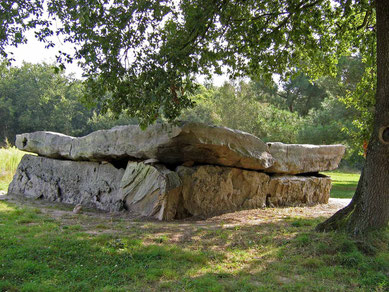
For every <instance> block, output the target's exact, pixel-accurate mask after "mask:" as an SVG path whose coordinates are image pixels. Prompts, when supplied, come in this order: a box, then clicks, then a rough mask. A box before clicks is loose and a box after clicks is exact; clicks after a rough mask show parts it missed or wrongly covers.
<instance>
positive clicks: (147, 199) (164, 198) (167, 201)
mask: <svg viewBox="0 0 389 292" xmlns="http://www.w3.org/2000/svg"><path fill="white" fill-rule="evenodd" d="M120 186H121V189H122V193H123V197H124V201H125V207H126V209H128V210H129V211H133V212H136V213H138V214H141V215H143V216H146V217H154V218H157V219H159V220H171V219H174V218H175V216H176V213H177V206H178V200H179V195H180V191H181V180H180V178H179V177H178V175H177V173H175V172H174V171H171V170H169V169H167V168H166V167H164V166H163V165H160V164H159V165H154V166H152V165H146V164H144V163H137V162H129V163H128V165H127V168H126V171H125V173H124V176H123V178H122V182H121V185H120Z"/></svg>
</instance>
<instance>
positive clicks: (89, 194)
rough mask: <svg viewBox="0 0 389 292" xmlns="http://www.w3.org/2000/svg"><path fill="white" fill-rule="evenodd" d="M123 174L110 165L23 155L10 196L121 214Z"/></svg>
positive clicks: (11, 185) (10, 189)
mask: <svg viewBox="0 0 389 292" xmlns="http://www.w3.org/2000/svg"><path fill="white" fill-rule="evenodd" d="M123 174H124V169H117V168H115V167H114V166H113V165H111V164H109V163H105V164H100V163H97V162H87V161H78V162H75V161H66V160H57V159H51V158H45V157H39V156H33V155H24V156H23V158H22V160H21V162H20V164H19V166H18V168H17V171H16V174H15V176H14V178H13V180H12V182H11V184H10V185H9V188H8V194H9V195H14V196H24V197H27V198H35V199H46V200H49V201H55V202H63V203H68V204H73V205H76V204H82V205H84V206H86V207H91V208H97V209H100V210H106V211H111V212H113V211H120V210H123V207H124V201H123V197H122V193H121V189H120V182H121V179H122V176H123Z"/></svg>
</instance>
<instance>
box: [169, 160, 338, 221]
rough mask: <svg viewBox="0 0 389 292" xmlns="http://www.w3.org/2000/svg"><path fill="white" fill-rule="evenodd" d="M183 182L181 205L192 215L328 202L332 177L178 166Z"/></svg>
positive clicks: (208, 166) (207, 166)
mask: <svg viewBox="0 0 389 292" xmlns="http://www.w3.org/2000/svg"><path fill="white" fill-rule="evenodd" d="M176 171H177V173H178V175H179V176H180V178H181V181H182V194H181V196H182V199H181V202H182V207H183V208H184V209H185V210H186V211H187V213H189V214H191V215H197V216H205V217H208V216H211V215H216V214H222V213H226V212H231V211H236V210H242V209H254V208H263V207H266V206H270V207H279V206H295V205H314V204H320V203H327V202H328V199H329V195H330V189H331V179H330V178H329V177H326V176H308V177H305V176H291V175H274V176H269V175H267V174H265V173H261V172H256V171H249V170H242V169H237V168H230V167H219V166H211V165H203V166H196V167H183V166H180V167H178V168H177V170H176Z"/></svg>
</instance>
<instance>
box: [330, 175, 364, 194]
mask: <svg viewBox="0 0 389 292" xmlns="http://www.w3.org/2000/svg"><path fill="white" fill-rule="evenodd" d="M323 174H325V175H328V176H330V177H331V179H332V189H331V198H350V199H351V198H352V197H353V196H354V192H355V190H356V188H357V185H358V181H359V177H360V174H359V173H345V172H337V171H326V172H323Z"/></svg>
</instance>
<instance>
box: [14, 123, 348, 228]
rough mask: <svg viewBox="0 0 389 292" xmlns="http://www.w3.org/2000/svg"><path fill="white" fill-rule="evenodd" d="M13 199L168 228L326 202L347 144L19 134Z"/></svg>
mask: <svg viewBox="0 0 389 292" xmlns="http://www.w3.org/2000/svg"><path fill="white" fill-rule="evenodd" d="M16 146H17V147H18V148H19V149H20V150H24V151H28V152H33V153H36V154H37V155H30V154H27V155H25V156H24V157H23V158H22V160H21V162H20V164H19V166H18V169H17V171H16V174H15V176H14V178H13V181H12V183H11V184H10V186H9V190H8V194H9V195H13V196H23V197H27V198H35V199H46V200H49V201H56V202H64V203H68V204H73V205H76V204H81V205H84V206H85V207H92V208H97V209H101V210H106V211H109V212H117V211H127V212H132V213H133V214H136V215H141V216H145V217H151V218H156V219H159V220H172V219H182V218H185V217H190V216H198V217H210V216H213V215H218V214H222V213H226V212H232V211H236V210H242V209H253V208H264V207H278V206H294V205H313V204H318V203H327V202H328V199H329V195H330V189H331V179H330V178H329V177H327V176H325V175H322V174H319V172H321V171H326V170H333V169H335V168H337V167H338V164H339V162H340V160H341V158H342V156H343V154H344V151H345V147H344V146H343V145H297V144H283V143H264V142H263V141H262V140H261V139H259V138H257V137H255V136H254V135H251V134H248V133H245V132H242V131H238V130H232V129H229V128H224V127H215V126H208V125H205V124H201V123H192V122H181V123H179V124H175V125H170V124H154V125H152V126H149V127H148V128H147V129H146V130H142V129H141V128H140V127H139V126H136V125H128V126H118V127H115V128H112V129H110V130H99V131H96V132H93V133H91V134H89V135H87V136H84V137H79V138H75V137H70V136H66V135H62V134H58V133H53V132H45V131H40V132H34V133H27V134H21V135H17V137H16Z"/></svg>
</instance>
